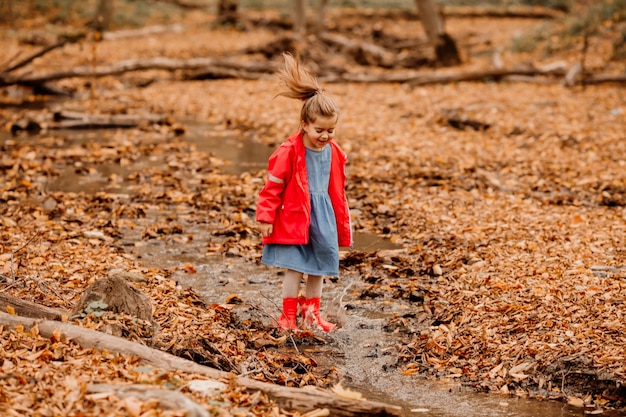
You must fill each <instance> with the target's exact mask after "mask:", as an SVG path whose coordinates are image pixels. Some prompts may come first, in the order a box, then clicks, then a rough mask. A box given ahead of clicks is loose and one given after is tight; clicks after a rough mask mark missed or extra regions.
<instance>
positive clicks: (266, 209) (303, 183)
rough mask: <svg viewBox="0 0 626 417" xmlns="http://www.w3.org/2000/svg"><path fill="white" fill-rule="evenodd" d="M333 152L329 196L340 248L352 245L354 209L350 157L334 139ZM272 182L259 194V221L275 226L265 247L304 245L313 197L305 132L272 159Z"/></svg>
mask: <svg viewBox="0 0 626 417" xmlns="http://www.w3.org/2000/svg"><path fill="white" fill-rule="evenodd" d="M329 146H330V147H331V150H332V160H331V166H330V180H329V182H328V194H329V195H330V201H331V203H332V206H333V209H334V211H335V219H336V221H337V234H338V243H339V246H346V247H348V246H352V228H351V224H350V210H349V208H348V200H347V198H346V192H345V185H346V174H345V166H346V161H347V157H346V154H345V153H344V152H343V151H342V150H341V148H340V147H339V145H338V144H337V143H336V142H335V141H334V140H331V141H330V142H329ZM267 171H268V172H267V174H268V179H267V182H266V183H265V186H264V187H263V189H262V190H261V192H260V193H259V199H258V203H257V211H256V220H257V221H258V222H261V223H270V224H272V225H274V227H273V231H272V234H271V235H269V236H267V237H264V238H263V244H267V243H278V244H288V245H301V244H307V243H308V242H309V227H310V225H311V197H310V195H309V182H308V176H307V171H306V148H305V146H304V142H303V141H302V132H301V131H298V132H295V133H294V134H292V135H291V136H290V137H289V139H287V141H286V142H285V143H283V144H282V145H281V146H280V147H279V148H278V149H276V151H274V153H273V154H272V156H270V158H269V162H268V167H267Z"/></svg>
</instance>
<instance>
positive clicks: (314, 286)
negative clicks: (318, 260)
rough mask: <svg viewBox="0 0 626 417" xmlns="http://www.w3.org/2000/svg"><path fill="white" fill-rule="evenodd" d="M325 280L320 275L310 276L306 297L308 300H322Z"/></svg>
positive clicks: (307, 282) (307, 281)
mask: <svg viewBox="0 0 626 417" xmlns="http://www.w3.org/2000/svg"><path fill="white" fill-rule="evenodd" d="M323 284H324V278H323V277H320V276H318V275H309V276H308V277H307V279H306V286H305V294H304V295H305V296H306V298H320V297H321V296H322V285H323Z"/></svg>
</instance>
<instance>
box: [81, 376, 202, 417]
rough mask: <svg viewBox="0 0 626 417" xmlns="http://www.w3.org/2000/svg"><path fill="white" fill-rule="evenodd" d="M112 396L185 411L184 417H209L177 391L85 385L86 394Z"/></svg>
mask: <svg viewBox="0 0 626 417" xmlns="http://www.w3.org/2000/svg"><path fill="white" fill-rule="evenodd" d="M107 393H111V394H114V395H115V396H116V397H117V398H136V399H138V400H140V401H149V400H156V401H157V402H158V404H159V406H161V408H163V409H166V410H185V412H186V414H185V416H186V417H209V413H208V412H207V411H206V410H205V409H204V407H202V406H201V405H200V404H198V403H197V402H195V401H193V400H192V399H191V398H189V397H187V396H186V395H185V394H183V393H181V392H179V391H172V390H168V389H165V388H162V387H157V386H151V385H139V384H132V385H112V384H90V385H87V394H107Z"/></svg>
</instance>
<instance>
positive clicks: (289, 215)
mask: <svg viewBox="0 0 626 417" xmlns="http://www.w3.org/2000/svg"><path fill="white" fill-rule="evenodd" d="M283 56H284V59H285V67H284V69H282V70H281V71H280V72H279V74H278V75H279V78H280V81H281V82H282V85H283V86H284V87H285V88H286V90H285V91H282V92H280V93H278V95H282V96H285V97H289V98H294V99H299V100H302V101H303V102H304V104H303V105H302V110H301V111H300V127H299V129H298V130H297V131H296V132H294V133H293V134H292V135H291V136H290V137H289V138H288V139H287V141H286V142H285V143H283V144H282V145H281V146H280V147H279V148H278V149H276V151H274V153H273V154H272V156H270V158H269V162H268V168H267V170H268V174H267V182H266V183H265V186H264V187H263V189H262V190H261V192H260V193H259V199H258V204H257V213H256V220H257V222H258V223H259V230H260V232H261V235H262V236H263V245H264V247H263V257H262V263H263V264H265V265H270V266H277V267H281V268H286V269H287V271H286V273H285V278H284V281H283V291H282V296H283V312H282V314H281V316H280V318H279V320H278V323H279V326H280V328H281V329H284V330H295V329H297V328H298V325H297V316H298V313H300V315H301V316H302V319H303V323H304V324H305V326H309V327H310V326H314V327H317V328H319V329H321V330H323V331H324V332H328V331H329V330H334V329H336V328H337V326H336V325H335V324H333V323H330V322H328V321H326V320H324V319H323V318H322V317H321V315H320V297H321V295H322V284H323V276H337V275H339V246H352V229H351V224H350V211H349V208H348V200H347V198H346V193H345V184H346V175H345V165H346V160H347V158H346V155H345V153H344V152H343V151H342V150H341V148H340V147H339V145H338V144H337V143H336V142H335V141H334V140H333V138H334V136H335V125H336V124H337V119H338V118H339V108H338V106H337V104H336V103H335V101H334V100H333V99H332V98H330V97H328V96H327V95H326V94H325V93H324V92H323V91H322V89H321V88H320V86H319V84H318V82H317V79H316V78H315V77H314V76H313V75H312V74H311V73H310V72H309V71H308V70H307V69H306V68H304V67H303V66H301V65H300V64H299V63H298V62H297V61H296V60H295V59H294V58H293V57H292V56H291V55H290V54H288V53H285V54H283ZM304 274H306V275H307V279H306V287H305V294H304V297H298V295H299V291H300V281H301V280H302V278H303V276H304Z"/></svg>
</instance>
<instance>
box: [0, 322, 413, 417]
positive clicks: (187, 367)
mask: <svg viewBox="0 0 626 417" xmlns="http://www.w3.org/2000/svg"><path fill="white" fill-rule="evenodd" d="M1 325H4V326H8V327H10V328H15V327H16V326H24V327H25V328H31V327H33V326H37V327H38V329H39V334H41V335H42V336H44V337H50V336H51V335H52V334H53V333H54V332H55V331H56V330H57V329H58V330H60V331H61V333H62V334H63V335H64V336H65V337H66V338H67V339H69V340H73V341H75V342H76V343H78V344H79V345H80V346H81V347H83V348H96V349H106V350H107V351H109V352H113V353H117V354H121V355H129V356H136V357H139V358H141V359H142V361H143V362H144V363H146V364H148V365H150V366H154V367H156V368H160V369H164V370H168V371H183V372H190V373H195V374H201V375H205V376H207V377H209V378H212V379H223V378H228V379H231V378H233V377H234V381H235V383H236V384H238V385H240V386H242V387H244V388H246V389H249V390H258V391H262V392H264V393H266V394H267V395H268V396H270V397H271V398H273V399H274V401H276V403H277V404H278V405H279V406H280V407H282V408H284V409H287V410H298V411H303V412H308V411H312V410H316V409H319V408H327V409H328V410H329V411H330V415H333V416H346V417H347V416H401V415H402V410H401V408H400V407H398V406H393V405H389V404H385V403H380V402H375V401H368V400H355V399H348V398H343V397H340V396H338V395H335V394H333V393H331V392H329V391H325V390H322V389H319V388H316V387H310V388H307V389H300V388H291V387H284V386H279V385H273V384H269V383H267V382H260V381H255V380H252V379H248V378H244V377H241V376H234V375H233V374H232V373H229V372H223V371H218V370H217V369H213V368H209V367H206V366H203V365H199V364H197V363H195V362H192V361H188V360H186V359H182V358H179V357H177V356H173V355H170V354H169V353H165V352H162V351H159V350H156V349H152V348H149V347H147V346H144V345H140V344H138V343H133V342H130V341H128V340H126V339H121V338H119V337H115V336H111V335H107V334H104V333H100V332H97V331H95V330H90V329H86V328H82V327H78V326H75V325H72V324H69V323H61V322H55V321H49V320H34V319H30V318H26V317H19V316H15V315H10V314H7V313H3V312H0V326H1Z"/></svg>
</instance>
